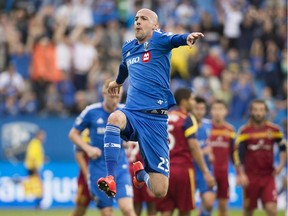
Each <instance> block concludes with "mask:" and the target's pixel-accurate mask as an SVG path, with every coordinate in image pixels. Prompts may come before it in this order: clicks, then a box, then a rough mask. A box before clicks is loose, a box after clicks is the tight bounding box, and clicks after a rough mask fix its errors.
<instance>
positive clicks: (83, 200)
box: [71, 173, 91, 216]
mask: <svg viewBox="0 0 288 216" xmlns="http://www.w3.org/2000/svg"><path fill="white" fill-rule="evenodd" d="M77 184H78V190H77V196H76V199H75V204H76V207H75V209H74V211H73V212H72V214H71V216H83V215H85V212H86V210H87V208H88V205H89V203H90V201H91V196H90V192H89V188H88V185H87V182H86V180H85V178H84V176H83V173H80V175H79V177H78V181H77Z"/></svg>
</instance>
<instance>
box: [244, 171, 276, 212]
mask: <svg viewBox="0 0 288 216" xmlns="http://www.w3.org/2000/svg"><path fill="white" fill-rule="evenodd" d="M248 179H249V185H248V187H247V188H246V189H244V190H243V193H244V194H243V197H244V208H246V209H249V210H253V209H255V208H257V200H258V198H260V199H261V201H262V204H263V205H265V204H266V203H268V202H275V203H277V191H276V186H275V179H274V177H273V176H270V175H268V176H260V175H248Z"/></svg>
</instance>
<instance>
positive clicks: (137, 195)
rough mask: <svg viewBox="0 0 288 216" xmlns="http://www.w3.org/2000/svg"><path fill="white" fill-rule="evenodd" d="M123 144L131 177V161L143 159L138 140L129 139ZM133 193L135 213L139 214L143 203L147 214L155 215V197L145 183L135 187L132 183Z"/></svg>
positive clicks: (149, 215)
mask: <svg viewBox="0 0 288 216" xmlns="http://www.w3.org/2000/svg"><path fill="white" fill-rule="evenodd" d="M125 146H126V147H125V148H126V154H127V158H128V161H129V163H130V173H131V176H132V177H133V173H134V171H133V163H134V162H136V161H141V162H142V161H143V160H142V157H141V154H140V151H139V144H138V142H133V141H129V142H126V143H125ZM133 193H134V196H133V202H134V209H135V212H136V215H137V216H140V215H141V212H142V207H143V204H144V203H145V204H146V208H147V215H148V216H155V215H156V213H157V212H156V206H155V197H154V196H152V195H153V194H152V192H151V191H149V188H148V187H147V186H146V185H145V184H144V185H143V186H142V187H141V188H136V187H135V185H134V184H133Z"/></svg>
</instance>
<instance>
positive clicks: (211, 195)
mask: <svg viewBox="0 0 288 216" xmlns="http://www.w3.org/2000/svg"><path fill="white" fill-rule="evenodd" d="M195 102H196V104H195V106H194V108H193V114H194V115H195V117H196V119H197V123H198V130H197V133H196V137H197V140H198V143H199V144H200V148H201V150H202V154H203V156H204V160H205V163H206V166H207V168H208V169H209V172H210V173H213V171H212V162H213V157H214V156H213V153H212V148H211V146H209V145H207V140H208V138H209V136H210V133H211V129H212V122H211V120H210V119H207V118H204V117H205V115H206V112H207V103H206V101H205V99H204V98H201V97H195ZM194 170H195V177H196V178H195V179H196V181H195V182H196V188H197V189H198V190H199V192H200V197H201V207H200V211H199V216H211V214H212V209H213V204H214V201H215V190H214V189H213V188H211V187H209V186H208V185H207V184H206V182H205V181H204V176H203V173H202V172H201V170H200V168H199V166H198V164H197V163H194Z"/></svg>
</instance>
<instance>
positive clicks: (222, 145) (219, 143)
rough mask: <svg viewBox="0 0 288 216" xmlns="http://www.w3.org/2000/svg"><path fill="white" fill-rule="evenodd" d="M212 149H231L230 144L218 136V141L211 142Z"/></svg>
mask: <svg viewBox="0 0 288 216" xmlns="http://www.w3.org/2000/svg"><path fill="white" fill-rule="evenodd" d="M209 145H210V146H212V147H220V148H229V142H227V141H225V140H224V139H223V137H222V136H218V137H217V138H216V140H209Z"/></svg>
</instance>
